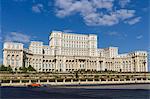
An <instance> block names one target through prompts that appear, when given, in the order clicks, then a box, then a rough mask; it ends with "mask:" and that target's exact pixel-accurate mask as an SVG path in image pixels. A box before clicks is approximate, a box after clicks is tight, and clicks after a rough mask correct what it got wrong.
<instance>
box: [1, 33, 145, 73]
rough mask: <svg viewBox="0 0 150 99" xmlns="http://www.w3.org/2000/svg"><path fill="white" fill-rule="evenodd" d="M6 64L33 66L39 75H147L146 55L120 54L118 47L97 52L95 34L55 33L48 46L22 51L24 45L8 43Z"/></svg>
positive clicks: (36, 44) (35, 45)
mask: <svg viewBox="0 0 150 99" xmlns="http://www.w3.org/2000/svg"><path fill="white" fill-rule="evenodd" d="M3 64H4V65H5V66H9V65H10V66H11V67H12V68H13V69H15V68H19V67H22V66H26V67H28V66H29V65H31V66H33V67H34V68H35V69H36V70H37V71H38V72H54V71H58V72H70V71H77V70H85V71H88V70H90V71H108V70H109V71H118V72H120V71H121V72H147V71H148V54H147V52H146V51H134V52H130V53H124V54H119V53H118V47H109V48H98V47H97V35H95V34H89V35H85V34H76V33H64V32H61V31H52V33H51V34H50V36H49V45H44V44H43V42H39V41H31V43H30V45H29V48H23V44H22V43H15V42H5V43H4V49H3Z"/></svg>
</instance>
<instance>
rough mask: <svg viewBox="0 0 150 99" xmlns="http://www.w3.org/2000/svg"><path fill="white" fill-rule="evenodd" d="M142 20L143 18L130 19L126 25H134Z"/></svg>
mask: <svg viewBox="0 0 150 99" xmlns="http://www.w3.org/2000/svg"><path fill="white" fill-rule="evenodd" d="M140 20H141V17H136V18H133V19H130V20H127V21H125V23H128V24H130V25H133V24H136V23H138V22H139V21H140Z"/></svg>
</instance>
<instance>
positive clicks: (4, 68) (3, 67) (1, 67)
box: [0, 65, 13, 72]
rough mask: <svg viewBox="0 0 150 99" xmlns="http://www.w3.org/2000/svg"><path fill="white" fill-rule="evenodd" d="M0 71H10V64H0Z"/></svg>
mask: <svg viewBox="0 0 150 99" xmlns="http://www.w3.org/2000/svg"><path fill="white" fill-rule="evenodd" d="M0 71H9V72H12V71H13V70H12V68H11V66H10V65H9V66H8V67H6V66H4V65H1V66H0Z"/></svg>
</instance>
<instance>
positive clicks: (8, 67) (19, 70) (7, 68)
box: [0, 65, 36, 73]
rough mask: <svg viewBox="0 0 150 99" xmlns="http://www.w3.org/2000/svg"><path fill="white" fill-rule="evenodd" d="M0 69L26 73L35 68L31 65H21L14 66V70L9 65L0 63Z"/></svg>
mask: <svg viewBox="0 0 150 99" xmlns="http://www.w3.org/2000/svg"><path fill="white" fill-rule="evenodd" d="M0 71H3V72H24V73H26V72H31V71H36V70H35V69H34V68H33V67H32V66H31V65H29V66H28V67H25V66H22V67H19V68H15V69H14V70H13V69H12V67H11V66H10V65H9V66H4V65H1V66H0Z"/></svg>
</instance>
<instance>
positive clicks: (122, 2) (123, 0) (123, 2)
mask: <svg viewBox="0 0 150 99" xmlns="http://www.w3.org/2000/svg"><path fill="white" fill-rule="evenodd" d="M130 2H131V1H130V0H119V5H120V6H121V7H122V8H124V7H125V6H126V5H127V4H128V3H130Z"/></svg>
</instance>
